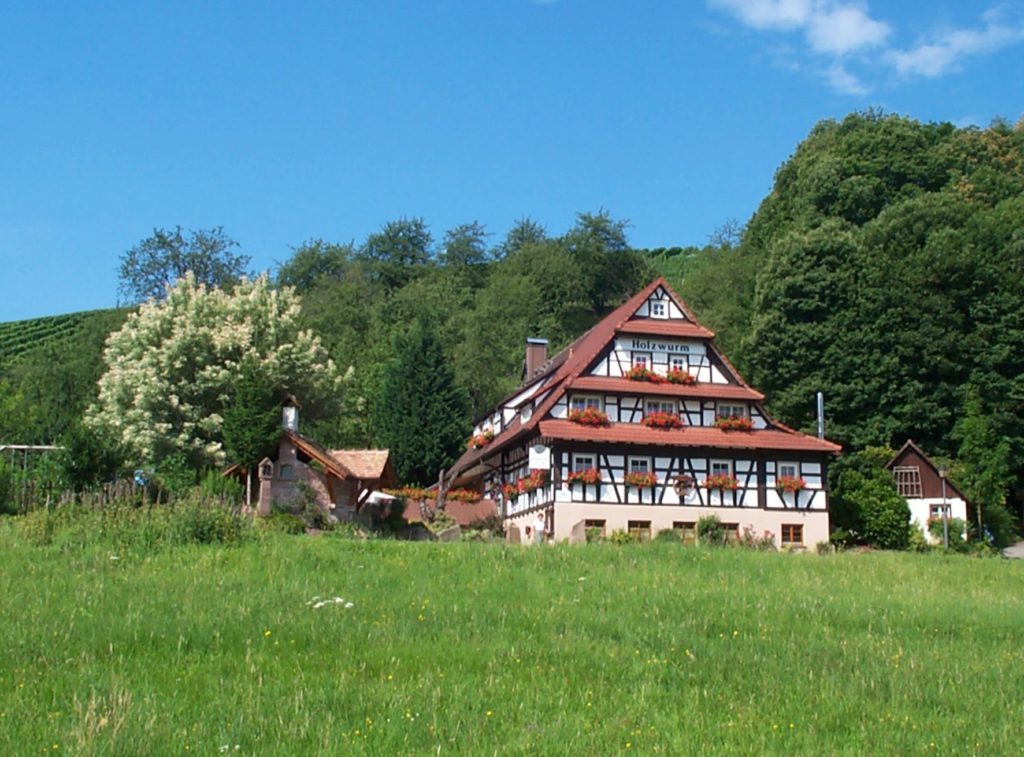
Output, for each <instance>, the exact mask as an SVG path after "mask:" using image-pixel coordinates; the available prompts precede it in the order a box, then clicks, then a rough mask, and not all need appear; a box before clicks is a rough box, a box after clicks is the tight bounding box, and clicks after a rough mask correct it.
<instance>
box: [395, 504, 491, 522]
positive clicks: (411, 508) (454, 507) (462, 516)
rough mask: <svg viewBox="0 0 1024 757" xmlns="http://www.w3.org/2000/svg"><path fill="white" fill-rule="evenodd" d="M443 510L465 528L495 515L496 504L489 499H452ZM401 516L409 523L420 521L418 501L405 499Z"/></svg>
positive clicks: (421, 520)
mask: <svg viewBox="0 0 1024 757" xmlns="http://www.w3.org/2000/svg"><path fill="white" fill-rule="evenodd" d="M444 511H445V512H446V513H448V514H449V515H450V516H452V517H453V518H455V522H456V523H457V524H459V525H460V526H462V527H463V528H466V527H467V526H472V525H473V524H474V523H475V522H476V521H478V520H483V519H484V518H490V517H491V516H494V515H497V514H498V505H497V504H496V503H495V502H493V501H492V500H489V499H481V500H479V501H478V502H472V503H470V502H458V501H455V500H452V501H451V502H447V503H446V504H445V506H444ZM402 517H403V518H405V520H406V521H408V522H409V523H422V522H423V518H422V517H421V516H420V503H419V502H418V501H416V500H412V499H410V500H406V502H405V510H404V511H403V513H402Z"/></svg>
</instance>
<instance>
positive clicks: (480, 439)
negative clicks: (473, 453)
mask: <svg viewBox="0 0 1024 757" xmlns="http://www.w3.org/2000/svg"><path fill="white" fill-rule="evenodd" d="M492 441H494V431H492V430H491V429H487V430H485V431H484V432H483V433H480V434H474V435H473V436H471V437H469V441H468V442H466V449H483V448H484V447H486V446H487V445H488V444H490V443H491V442H492Z"/></svg>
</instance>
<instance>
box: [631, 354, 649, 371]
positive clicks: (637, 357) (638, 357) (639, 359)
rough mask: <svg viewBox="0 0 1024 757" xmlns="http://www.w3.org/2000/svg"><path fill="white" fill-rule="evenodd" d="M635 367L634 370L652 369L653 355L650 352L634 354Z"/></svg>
mask: <svg viewBox="0 0 1024 757" xmlns="http://www.w3.org/2000/svg"><path fill="white" fill-rule="evenodd" d="M633 367H634V368H648V369H649V368H650V367H651V353H650V352H634V353H633Z"/></svg>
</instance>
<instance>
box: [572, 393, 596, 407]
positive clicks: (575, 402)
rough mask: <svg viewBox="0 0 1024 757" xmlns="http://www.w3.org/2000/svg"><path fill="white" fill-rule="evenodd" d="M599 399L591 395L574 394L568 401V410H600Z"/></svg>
mask: <svg viewBox="0 0 1024 757" xmlns="http://www.w3.org/2000/svg"><path fill="white" fill-rule="evenodd" d="M601 404H602V403H601V398H600V397H598V396H596V395H593V394H576V395H574V396H573V397H572V398H571V399H570V400H569V409H570V410H586V409H587V408H588V407H592V408H594V409H595V410H602V409H603V408H602V407H601Z"/></svg>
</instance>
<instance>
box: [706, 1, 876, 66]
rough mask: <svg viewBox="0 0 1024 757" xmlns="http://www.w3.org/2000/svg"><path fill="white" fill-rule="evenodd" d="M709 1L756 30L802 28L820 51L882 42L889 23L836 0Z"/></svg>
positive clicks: (843, 50) (837, 52)
mask: <svg viewBox="0 0 1024 757" xmlns="http://www.w3.org/2000/svg"><path fill="white" fill-rule="evenodd" d="M711 4H712V5H713V6H715V7H718V8H720V9H722V10H724V11H725V12H726V13H729V14H730V15H732V16H734V17H735V18H737V19H738V20H739V21H740V22H741V23H742V24H743V25H744V26H748V27H750V28H752V29H757V30H759V31H763V30H768V29H774V30H782V31H794V30H802V31H803V32H804V36H805V37H806V39H807V42H808V44H810V46H811V47H812V48H813V49H814V50H816V51H817V52H821V53H830V54H834V55H843V54H845V53H848V52H851V51H853V50H857V49H859V48H862V47H870V46H873V45H878V44H880V43H882V42H883V41H884V40H885V38H886V36H887V35H888V34H889V25H888V24H885V23H883V22H881V21H876V20H875V19H873V18H871V17H870V16H869V15H868V14H867V12H866V11H865V10H864V8H863V7H862V6H861V5H859V4H857V3H852V2H836V0H711Z"/></svg>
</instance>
